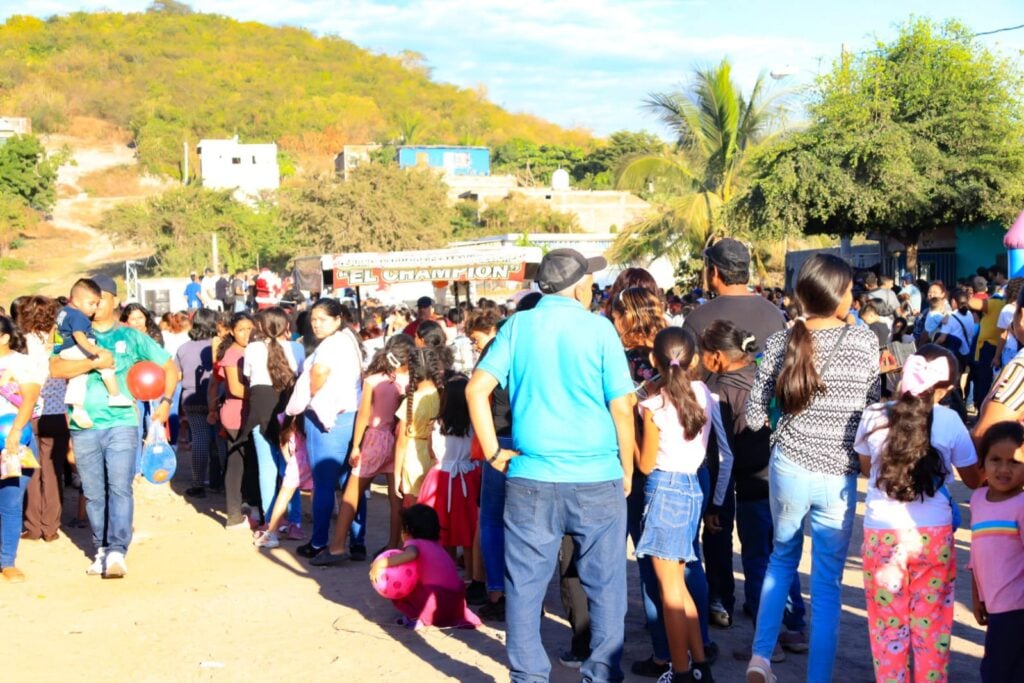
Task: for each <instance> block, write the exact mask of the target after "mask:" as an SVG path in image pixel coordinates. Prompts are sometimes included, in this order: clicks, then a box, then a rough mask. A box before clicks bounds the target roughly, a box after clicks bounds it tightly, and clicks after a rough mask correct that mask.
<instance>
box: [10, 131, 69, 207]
mask: <svg viewBox="0 0 1024 683" xmlns="http://www.w3.org/2000/svg"><path fill="white" fill-rule="evenodd" d="M63 160H64V155H63V154H56V155H47V153H46V150H45V149H44V148H43V145H42V143H41V142H39V138H36V137H34V136H32V135H15V136H14V137H12V138H8V140H7V142H6V143H0V193H5V194H9V195H12V196H15V197H18V198H19V199H20V200H21V201H22V202H24V203H25V205H26V206H29V207H31V208H33V209H36V210H37V211H48V210H49V209H50V208H52V207H53V204H54V202H56V201H57V169H58V168H59V167H60V165H61V163H62V162H63Z"/></svg>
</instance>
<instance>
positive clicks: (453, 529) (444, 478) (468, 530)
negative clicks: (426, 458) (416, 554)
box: [417, 466, 480, 547]
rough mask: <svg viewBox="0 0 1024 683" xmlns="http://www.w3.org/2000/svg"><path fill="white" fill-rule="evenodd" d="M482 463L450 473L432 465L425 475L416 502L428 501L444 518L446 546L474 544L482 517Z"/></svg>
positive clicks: (438, 514)
mask: <svg viewBox="0 0 1024 683" xmlns="http://www.w3.org/2000/svg"><path fill="white" fill-rule="evenodd" d="M479 500H480V467H479V466H477V467H474V468H473V469H471V470H470V471H469V472H467V473H465V474H454V475H453V474H451V473H449V472H444V471H442V470H441V469H439V468H438V467H432V468H430V470H429V471H428V472H427V474H426V476H424V477H423V484H422V485H421V486H420V495H419V497H418V499H417V502H419V503H423V504H424V505H429V506H430V507H432V508H434V511H435V512H437V517H438V519H439V520H440V522H441V538H440V539H439V540H438V543H440V544H441V545H443V546H448V547H454V546H462V547H466V546H471V545H473V537H474V536H475V535H476V525H477V520H478V519H479V517H480V507H479V504H478V502H477V501H479Z"/></svg>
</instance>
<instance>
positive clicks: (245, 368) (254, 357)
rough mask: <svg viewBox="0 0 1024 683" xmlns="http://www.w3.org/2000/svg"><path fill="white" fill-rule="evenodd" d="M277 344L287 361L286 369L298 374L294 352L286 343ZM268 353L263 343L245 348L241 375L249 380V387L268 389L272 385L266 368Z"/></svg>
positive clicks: (265, 343)
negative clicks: (282, 350)
mask: <svg viewBox="0 0 1024 683" xmlns="http://www.w3.org/2000/svg"><path fill="white" fill-rule="evenodd" d="M279 343H280V345H281V348H282V349H284V357H285V358H287V359H288V367H290V368H291V369H292V372H293V373H298V371H299V364H298V363H297V362H296V360H295V352H294V351H293V350H292V345H291V343H290V342H287V341H284V342H279ZM268 353H269V349H268V348H267V342H265V341H258V342H253V343H252V344H249V345H248V346H246V347H245V358H244V360H243V361H242V374H243V375H245V376H246V377H248V378H249V386H251V387H255V386H265V387H269V386H273V385H274V382H273V381H272V380H271V379H270V369H269V368H268V367H267V363H268V360H269V358H268Z"/></svg>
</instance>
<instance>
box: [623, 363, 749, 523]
mask: <svg viewBox="0 0 1024 683" xmlns="http://www.w3.org/2000/svg"><path fill="white" fill-rule="evenodd" d="M690 387H691V388H692V389H693V393H694V395H695V396H696V397H697V403H699V404H700V406H701V408H703V409H704V415H705V417H706V418H707V419H706V420H705V421H704V427H703V428H702V429H701V431H700V434H697V435H696V436H695V437H694V438H692V439H687V438H686V433H685V431H684V430H683V425H681V424H680V423H679V413H678V412H677V411H676V408H675V406H674V405H672V404H671V403H670V402H669V401H668V400H666V399H665V397H664V394H663V393H660V392H659V393H658V394H657V395H655V396H652V397H650V398H648V399H646V400H644V401H641V402H640V411H641V413H643V412H644V411H647V412H650V413H651V417H652V419H653V420H654V424H655V425H656V426H657V427H658V431H659V432H660V438H659V439H658V457H657V460H655V464H654V467H655V469H658V470H661V471H662V472H682V473H685V474H696V473H697V470H698V469H699V468H700V466H701V465H702V464H703V463H704V458H705V456H706V454H707V450H708V440H709V439H710V437H711V429H712V427H713V428H714V430H715V437H716V439H717V441H718V458H719V463H720V464H719V468H718V481H717V483H716V485H715V495H714V503H715V505H721V504H722V502H723V501H724V500H725V491H726V487H727V486H728V485H729V477H730V475H731V474H732V458H733V456H732V449H731V448H730V446H729V436H728V434H726V431H725V426H724V425H723V424H722V412H721V410H720V408H719V406H718V397H717V396H716V395H715V394H712V393H711V390H710V389H708V386H707V385H706V384H704V382H701V381H698V380H695V381H693V382H691V383H690Z"/></svg>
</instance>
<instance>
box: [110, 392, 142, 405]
mask: <svg viewBox="0 0 1024 683" xmlns="http://www.w3.org/2000/svg"><path fill="white" fill-rule="evenodd" d="M107 405H108V406H111V407H112V408H129V407H131V406H133V405H135V401H133V400H132V399H130V398H128V397H127V396H125V395H124V394H117V395H116V396H115V395H113V394H111V395H110V396H108V397H107Z"/></svg>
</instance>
